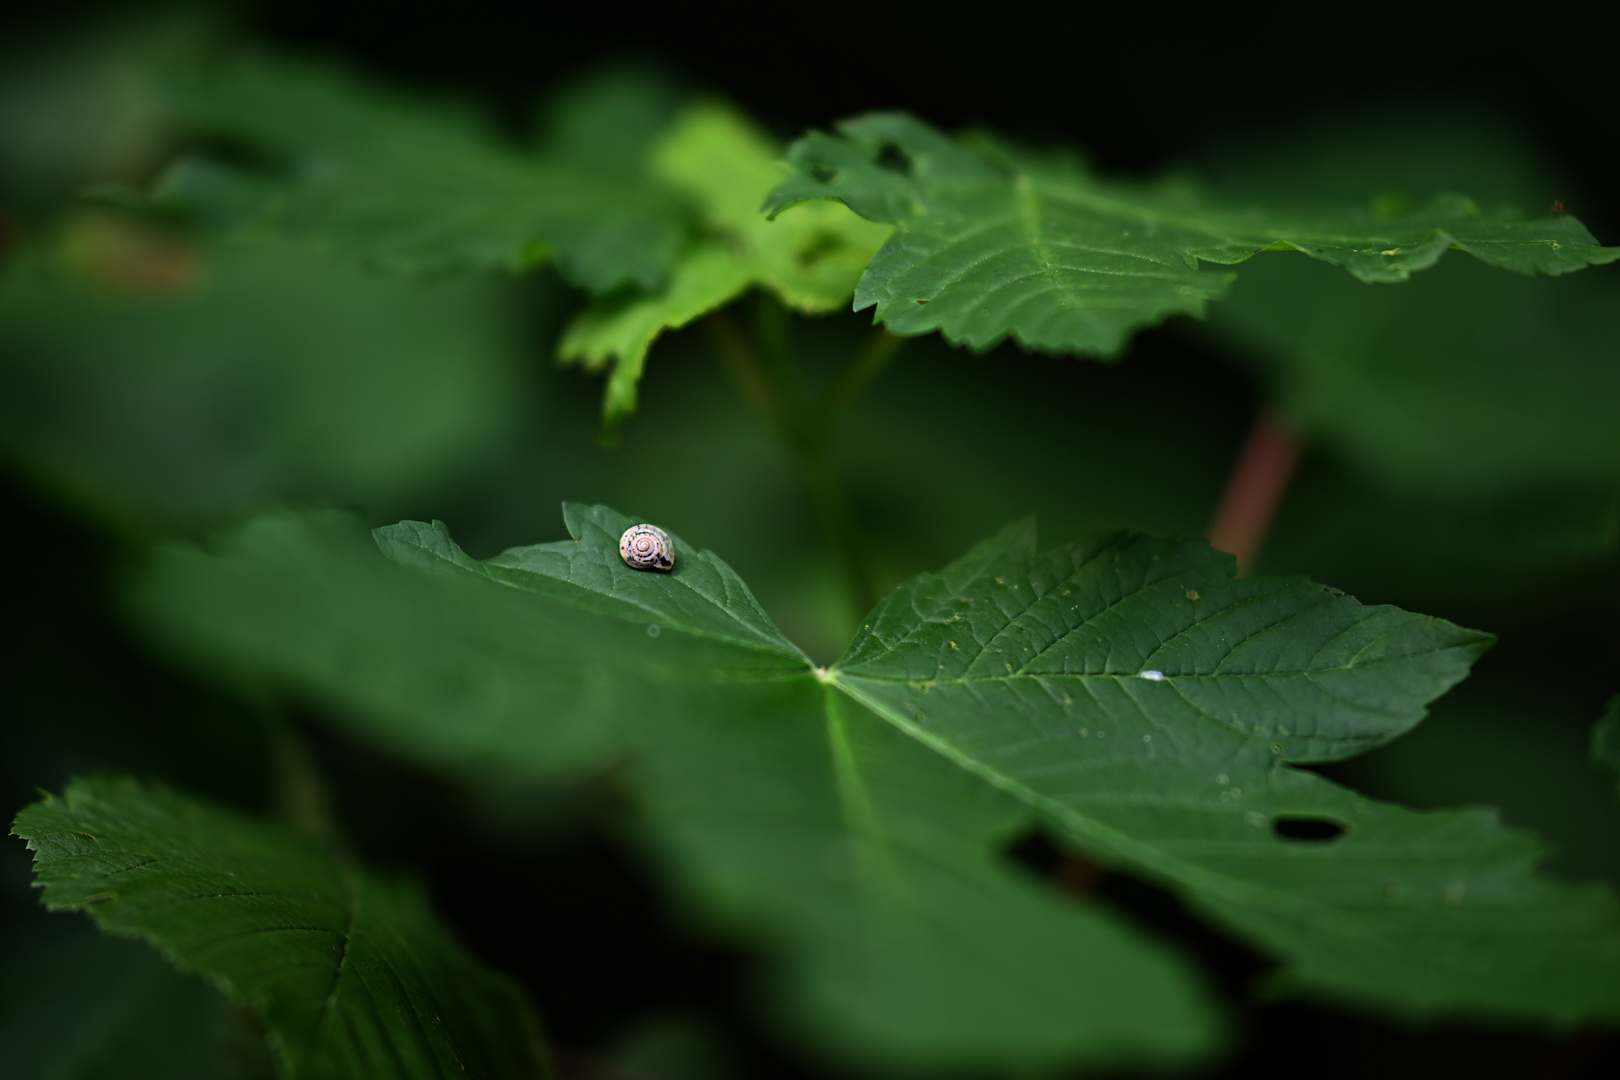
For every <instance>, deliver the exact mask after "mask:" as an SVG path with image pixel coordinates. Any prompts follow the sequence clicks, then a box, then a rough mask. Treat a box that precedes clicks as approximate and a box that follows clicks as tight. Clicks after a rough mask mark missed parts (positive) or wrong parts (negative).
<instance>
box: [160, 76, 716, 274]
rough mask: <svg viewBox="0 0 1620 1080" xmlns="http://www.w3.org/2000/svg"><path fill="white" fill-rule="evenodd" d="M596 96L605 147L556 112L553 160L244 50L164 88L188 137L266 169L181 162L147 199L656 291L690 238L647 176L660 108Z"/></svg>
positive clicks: (227, 221) (403, 266)
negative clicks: (247, 155) (649, 140)
mask: <svg viewBox="0 0 1620 1080" xmlns="http://www.w3.org/2000/svg"><path fill="white" fill-rule="evenodd" d="M600 93H601V94H605V95H611V96H613V99H614V100H612V101H607V102H605V103H604V102H602V101H601V98H600V97H599V96H597V95H588V96H586V97H585V98H584V99H582V100H579V101H577V102H576V107H577V108H578V109H579V110H581V112H582V113H583V115H584V116H586V117H588V118H595V119H601V118H603V117H604V116H606V117H613V118H615V119H616V120H618V121H620V122H616V123H614V124H612V125H610V126H606V127H603V128H602V129H600V130H598V131H597V133H596V138H597V140H598V141H599V143H609V144H616V145H614V147H613V149H612V150H607V149H604V148H603V147H602V146H601V145H597V146H587V151H588V152H585V153H578V152H577V151H578V149H579V146H580V140H579V139H578V138H577V137H575V136H577V132H576V131H575V130H574V129H575V128H576V127H577V125H574V124H572V123H570V122H569V121H568V120H567V119H566V118H565V119H564V120H563V121H562V122H560V123H559V124H558V127H559V128H560V129H561V131H560V137H559V139H558V143H557V152H553V153H539V154H536V153H533V152H524V151H520V150H517V149H512V148H508V147H504V146H502V145H501V144H500V143H499V142H498V141H497V140H496V139H495V138H494V137H493V135H492V134H491V133H490V132H489V131H488V130H486V128H485V125H483V124H481V123H480V122H479V121H478V120H477V118H476V117H474V116H473V115H471V114H470V113H467V112H464V111H460V110H456V109H452V108H449V107H446V106H444V105H442V104H435V103H429V102H426V101H417V100H412V99H410V98H407V97H404V96H402V95H398V94H395V93H392V92H389V91H385V90H382V89H380V88H377V87H373V86H370V85H366V84H363V83H361V82H359V81H357V80H355V79H353V78H351V77H349V76H346V75H344V74H343V73H341V72H339V71H337V70H336V69H332V68H326V67H321V66H317V65H313V64H306V63H299V62H294V61H290V60H283V59H275V58H272V57H269V56H264V55H249V56H238V57H235V58H233V59H231V60H229V61H221V62H219V63H218V64H216V65H214V66H212V67H206V68H199V69H197V70H195V71H194V72H192V73H190V74H189V75H188V76H187V77H185V78H179V79H175V80H173V83H172V89H171V96H172V103H171V107H172V108H173V109H174V110H175V112H176V113H177V114H178V116H179V117H180V119H181V120H182V121H183V123H184V124H185V126H186V127H187V128H189V129H190V130H191V131H192V132H195V133H199V134H201V135H205V136H211V137H217V138H221V139H224V140H227V141H228V142H229V143H230V144H232V145H236V146H239V147H240V146H244V145H245V146H246V148H248V149H249V150H251V151H252V153H253V154H254V155H257V156H258V157H259V158H261V159H262V165H261V167H259V168H245V167H243V166H241V165H233V164H227V163H225V162H224V161H223V160H221V159H220V158H219V157H217V156H208V155H206V154H204V155H202V156H195V157H191V158H187V159H184V160H182V161H181V162H180V163H178V164H177V165H176V166H175V167H174V168H173V169H172V170H171V171H170V172H169V173H168V174H167V175H166V176H165V177H164V179H163V180H162V181H161V182H160V183H159V185H158V187H157V189H156V190H155V192H154V198H155V199H156V201H157V202H158V203H159V204H160V205H165V206H170V207H175V208H183V209H186V210H189V211H190V212H192V213H195V214H199V215H201V216H203V217H205V218H212V219H214V220H215V221H216V222H218V223H220V224H223V225H227V226H231V227H234V228H238V229H273V230H278V231H283V232H287V233H291V234H298V235H307V236H312V237H315V238H318V239H320V240H321V241H323V242H325V243H328V244H330V245H331V246H332V247H333V248H335V249H337V250H339V251H342V252H344V253H348V254H353V255H357V256H360V257H362V258H364V259H366V260H367V261H368V262H371V263H373V264H376V265H380V266H385V267H388V268H391V269H398V270H407V271H438V270H446V269H456V268H466V267H494V268H504V269H513V270H522V269H525V268H528V267H530V266H533V265H535V264H537V263H539V262H541V261H542V260H544V259H546V258H548V257H553V256H554V257H555V258H556V260H557V263H558V268H559V270H560V271H561V272H562V274H563V276H564V277H566V278H568V279H569V280H570V281H573V282H575V283H577V284H580V285H583V286H585V287H586V288H589V289H593V290H598V291H605V290H609V289H613V288H617V287H619V286H622V285H627V284H637V285H640V286H642V287H644V288H654V287H656V286H658V285H659V284H660V283H662V282H663V281H664V280H665V279H666V277H667V276H668V274H669V272H670V267H671V265H672V263H673V261H674V259H675V256H676V252H677V250H678V248H679V247H680V245H681V243H682V241H683V240H684V238H685V235H686V229H687V217H686V215H685V213H684V211H683V210H682V209H681V207H680V206H679V205H678V204H677V203H676V202H675V200H674V199H672V198H671V197H669V196H668V195H667V194H666V193H664V192H662V191H660V190H659V189H657V188H656V187H654V186H652V185H650V184H648V183H646V182H645V180H644V179H643V176H642V174H643V172H644V168H643V167H642V166H641V159H642V158H643V156H644V154H645V152H646V147H645V145H644V144H643V145H640V146H637V145H633V143H634V140H636V139H638V138H644V137H645V132H646V129H647V127H648V125H647V124H645V123H641V122H637V121H636V119H635V117H637V116H643V115H648V114H651V115H657V114H658V113H659V112H660V111H661V110H662V109H663V104H662V102H661V101H660V100H658V99H657V98H656V97H653V96H652V95H647V96H643V97H641V98H640V100H639V103H638V101H637V100H636V98H637V95H634V94H632V100H631V101H630V102H629V104H628V106H627V105H626V102H625V100H624V95H622V94H618V93H617V88H616V87H614V86H611V85H609V86H604V87H602V88H601V91H600ZM649 98H650V99H649ZM626 112H629V113H630V114H631V115H632V119H631V120H630V122H623V120H624V114H625V113H626ZM627 141H628V142H630V143H631V144H632V145H624V143H625V142H627ZM238 156H240V155H238Z"/></svg>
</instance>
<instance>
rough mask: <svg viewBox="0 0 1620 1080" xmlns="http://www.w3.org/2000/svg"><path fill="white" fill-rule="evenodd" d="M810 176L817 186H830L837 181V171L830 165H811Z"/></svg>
mask: <svg viewBox="0 0 1620 1080" xmlns="http://www.w3.org/2000/svg"><path fill="white" fill-rule="evenodd" d="M810 175H811V176H812V177H813V178H814V179H815V181H816V183H818V184H830V183H832V182H833V181H834V180H836V179H838V170H837V169H835V168H833V167H832V166H831V165H812V166H810Z"/></svg>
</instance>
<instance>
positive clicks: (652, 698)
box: [137, 506, 1218, 1068]
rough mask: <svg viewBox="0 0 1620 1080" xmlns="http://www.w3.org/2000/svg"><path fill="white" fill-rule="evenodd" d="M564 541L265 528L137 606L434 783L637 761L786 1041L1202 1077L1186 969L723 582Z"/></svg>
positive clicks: (691, 562)
mask: <svg viewBox="0 0 1620 1080" xmlns="http://www.w3.org/2000/svg"><path fill="white" fill-rule="evenodd" d="M566 520H567V523H568V527H569V531H570V533H571V534H572V535H573V537H574V539H573V540H568V541H563V542H561V543H554V544H540V545H536V546H533V547H528V548H518V549H514V550H513V551H510V552H507V553H506V554H504V555H501V556H499V557H497V558H495V559H492V560H489V561H487V562H482V563H480V562H477V561H474V560H472V559H470V558H468V557H467V556H466V555H465V554H464V553H463V552H461V551H460V549H459V548H457V547H456V546H455V544H454V543H453V542H452V541H451V540H450V538H449V535H448V533H447V532H446V530H445V529H444V527H443V526H442V525H425V524H421V523H413V522H407V523H404V524H401V525H396V526H391V527H389V528H386V529H381V530H378V532H377V539H378V542H379V544H380V545H381V546H382V548H383V550H384V551H386V552H387V553H388V554H389V555H390V556H391V557H392V558H393V559H394V560H395V561H396V562H399V563H404V564H406V565H407V566H409V567H412V568H416V569H419V570H421V571H424V572H421V573H408V572H405V571H403V570H401V569H400V568H398V567H390V566H389V565H388V564H387V563H385V562H383V561H382V560H380V559H377V558H376V555H375V553H374V552H373V553H372V554H371V556H370V558H369V559H362V558H361V552H360V551H359V550H358V549H357V548H356V547H355V546H354V539H355V538H354V535H353V533H352V532H351V533H349V534H347V535H346V536H345V535H344V534H342V533H341V532H340V531H338V529H337V524H336V523H335V522H334V521H332V520H330V519H324V520H317V521H314V522H311V523H307V524H306V523H301V522H299V521H297V520H296V519H290V518H281V519H272V520H267V521H262V522H259V523H257V524H255V525H253V526H251V527H249V528H248V529H247V530H245V531H244V532H243V533H242V534H241V535H240V536H238V537H237V538H235V539H234V540H233V541H231V542H230V543H229V544H228V545H227V547H226V548H225V549H224V551H223V553H222V555H220V556H207V555H203V554H200V553H196V552H185V551H177V552H172V553H169V554H167V555H165V556H164V557H163V559H162V560H161V561H160V562H159V563H158V565H157V566H156V567H155V570H154V573H153V575H152V576H151V577H149V578H148V579H147V580H146V581H145V582H144V583H143V585H142V587H141V589H140V590H139V592H138V593H137V603H138V606H139V608H140V609H141V610H143V611H144V612H145V613H146V614H147V616H148V618H149V619H150V620H151V621H152V622H153V623H154V624H155V625H157V626H159V627H161V628H162V629H163V630H164V632H165V634H166V636H168V637H169V638H170V639H171V640H177V641H179V642H180V643H181V644H182V647H183V648H185V649H187V650H188V651H191V652H194V653H196V654H198V655H200V656H204V657H209V658H211V660H210V662H211V663H217V661H218V660H220V659H224V660H225V661H226V662H228V663H230V664H233V665H237V666H239V667H242V668H246V669H249V670H251V671H257V672H260V673H262V674H267V675H272V676H274V677H277V678H279V679H280V680H282V681H285V682H289V683H292V684H293V685H295V686H299V687H302V688H304V690H305V691H306V692H313V693H316V694H318V695H320V696H321V697H323V698H324V699H325V700H327V701H329V702H331V703H333V704H336V705H339V706H346V707H347V708H348V709H349V710H352V711H353V713H354V715H353V717H352V722H354V723H355V724H356V726H357V727H358V728H359V729H360V730H361V731H363V732H364V733H366V734H367V735H369V736H370V737H371V738H373V739H374V740H377V741H380V742H382V743H384V744H385V745H389V746H393V747H396V748H398V749H401V750H404V751H406V752H409V753H411V754H412V755H413V756H416V757H419V758H421V759H422V760H424V761H429V762H432V763H433V764H435V765H436V766H437V767H440V768H445V767H450V768H453V769H455V770H457V771H462V770H471V769H476V768H481V767H485V766H488V765H490V764H491V763H494V762H499V763H500V764H501V765H504V767H505V768H507V769H519V770H526V771H528V772H531V773H538V774H541V775H553V774H555V772H556V770H557V769H558V768H559V767H566V766H570V765H573V766H577V765H579V764H580V763H582V762H583V761H584V760H587V754H588V753H589V752H592V751H594V753H595V754H596V755H597V756H605V755H607V754H610V753H612V754H615V755H622V754H624V753H625V751H627V750H633V751H634V752H635V756H634V762H635V764H634V766H633V768H632V770H631V773H630V777H631V782H632V785H633V788H634V790H635V791H637V792H638V793H639V795H640V800H641V805H642V808H643V814H642V818H643V820H644V822H645V825H646V829H647V831H648V833H649V834H650V835H649V837H648V841H647V842H648V843H649V844H650V845H651V846H652V848H653V849H654V851H655V852H657V853H658V855H659V857H660V858H661V860H662V861H663V863H664V864H665V865H666V866H667V868H668V870H669V873H670V875H671V876H672V878H674V880H675V881H677V882H678V883H680V885H681V887H682V889H683V891H684V892H685V893H686V894H687V895H689V896H690V897H692V899H693V900H694V902H695V903H697V904H698V905H700V907H701V908H702V909H704V910H707V911H708V912H710V914H711V916H712V917H713V918H714V919H716V920H718V921H719V922H720V923H721V924H722V925H723V926H724V927H725V928H727V929H728V930H730V931H732V932H735V933H739V934H742V935H744V936H745V937H748V938H751V939H753V940H755V941H758V942H760V943H762V944H763V945H765V946H766V947H767V948H768V949H769V950H770V951H771V952H772V953H774V954H775V955H776V956H777V957H779V958H780V960H781V961H782V967H781V970H782V973H783V976H784V978H783V979H782V980H781V981H780V982H778V983H776V984H775V985H776V986H777V987H778V991H777V993H776V994H775V995H773V996H774V997H775V998H777V999H778V1000H779V1002H780V1003H782V1004H783V1005H784V1008H783V1009H782V1015H783V1016H784V1017H785V1018H786V1019H787V1022H789V1023H792V1024H794V1025H796V1026H797V1027H798V1028H799V1029H800V1030H802V1031H805V1032H806V1033H807V1035H808V1036H809V1037H812V1038H815V1039H816V1040H817V1041H818V1042H819V1043H820V1044H821V1045H822V1047H824V1048H825V1050H826V1051H827V1052H829V1053H834V1054H840V1055H843V1056H847V1057H850V1058H853V1059H857V1060H860V1061H866V1062H873V1061H876V1062H890V1063H894V1064H896V1065H897V1066H898V1065H900V1064H907V1065H910V1066H912V1067H923V1066H927V1067H935V1068H943V1067H946V1066H952V1067H955V1068H962V1067H970V1066H973V1065H975V1064H977V1065H982V1066H985V1067H989V1066H994V1065H998V1064H1004V1063H1014V1064H1023V1065H1027V1066H1031V1067H1034V1066H1045V1067H1050V1066H1052V1065H1054V1064H1058V1063H1062V1062H1066V1061H1072V1060H1093V1061H1095V1060H1107V1061H1112V1060H1122V1059H1124V1058H1126V1057H1128V1056H1130V1055H1132V1054H1136V1055H1140V1056H1142V1057H1143V1058H1146V1059H1150V1060H1156V1061H1162V1062H1167V1063H1168V1062H1175V1061H1186V1060H1189V1059H1192V1058H1195V1057H1198V1056H1201V1055H1203V1054H1206V1053H1207V1052H1209V1050H1211V1049H1212V1048H1213V1046H1214V1045H1215V1044H1216V1041H1217V1038H1218V1028H1217V1026H1216V1024H1215V1017H1214V1015H1213V1013H1212V1006H1211V1005H1210V1003H1209V1001H1208V998H1207V996H1206V994H1205V993H1204V991H1203V990H1202V988H1201V985H1200V983H1199V981H1198V980H1197V979H1196V978H1195V977H1194V976H1193V974H1192V972H1191V971H1190V970H1189V969H1188V966H1187V964H1186V963H1185V961H1183V960H1181V959H1180V958H1179V957H1176V956H1175V955H1173V954H1172V953H1171V952H1170V951H1169V950H1168V949H1167V948H1166V947H1165V946H1163V945H1160V944H1158V943H1156V942H1154V941H1151V940H1149V939H1147V938H1146V937H1145V936H1144V935H1142V934H1141V933H1140V932H1139V931H1137V930H1134V929H1132V928H1131V927H1129V926H1127V925H1126V924H1124V923H1123V922H1122V921H1121V920H1119V919H1118V918H1116V917H1114V916H1113V915H1112V914H1111V913H1109V912H1107V911H1106V910H1103V909H1100V908H1098V907H1096V906H1093V905H1080V904H1066V903H1064V902H1062V901H1061V900H1059V899H1058V898H1057V897H1055V896H1054V895H1051V894H1049V893H1047V892H1046V891H1045V890H1043V889H1040V888H1038V887H1036V886H1035V885H1034V884H1033V883H1032V882H1029V881H1026V880H1024V879H1023V877H1022V876H1021V875H1019V874H1018V873H1016V872H1015V871H1014V870H1013V869H1011V867H1010V866H1008V865H1007V864H1006V863H1005V862H1004V860H1003V859H1002V857H1001V855H1000V850H1001V848H1002V847H1003V846H1004V845H1005V844H1006V843H1007V842H1009V841H1010V840H1011V839H1012V838H1013V837H1014V836H1015V835H1016V834H1017V833H1018V832H1019V831H1021V830H1022V829H1023V828H1025V827H1027V820H1026V819H1027V815H1026V814H1025V812H1024V811H1023V810H1022V809H1020V808H1019V807H1017V806H1016V805H1015V804H1013V803H1010V802H1008V801H1006V800H1003V799H1000V798H998V797H997V796H996V795H995V793H994V791H993V790H991V789H989V788H986V787H985V786H984V785H982V784H980V783H979V782H978V781H976V780H975V779H974V778H973V777H971V776H968V775H965V774H963V773H961V772H960V771H959V770H957V769H955V768H953V767H952V766H951V765H950V764H949V763H948V762H946V761H944V760H942V759H940V758H939V757H937V756H936V755H934V754H932V753H930V752H929V751H928V750H927V749H925V748H924V747H922V746H920V745H918V744H916V743H914V742H912V741H911V740H909V739H906V738H904V737H903V736H901V735H900V734H899V733H897V732H896V731H894V730H893V729H891V728H890V727H889V726H888V725H887V724H885V723H883V722H882V721H880V720H879V719H877V718H876V717H875V716H873V715H872V714H871V713H869V712H867V711H865V710H863V709H860V708H858V707H856V706H854V705H853V703H852V702H851V701H850V700H849V699H848V698H846V697H844V696H843V695H840V694H835V693H831V692H830V691H829V689H828V687H827V685H826V684H825V683H824V682H823V678H824V675H821V674H818V672H817V671H816V669H815V668H813V667H812V665H811V664H810V662H809V661H808V660H807V659H806V658H805V657H804V656H803V654H802V653H800V652H799V651H798V650H797V649H796V648H794V647H793V646H792V645H791V644H789V643H788V642H787V641H786V640H785V639H783V638H782V637H781V635H780V633H779V632H777V631H776V629H775V627H774V626H773V625H772V624H771V623H770V621H769V620H768V619H767V618H766V617H765V616H764V614H763V612H761V611H760V609H759V607H758V605H757V604H756V603H755V602H754V600H753V598H752V595H751V594H750V592H749V590H748V588H747V587H746V585H744V583H743V582H742V581H741V580H740V579H739V578H738V577H737V576H736V574H735V573H733V572H732V571H731V570H730V568H729V567H727V566H726V564H725V563H724V562H722V561H721V560H720V559H719V558H718V557H716V556H714V555H712V554H711V553H708V552H705V551H701V550H700V549H698V548H696V547H695V546H693V545H691V544H688V543H687V542H686V541H685V540H683V539H682V538H681V537H680V536H679V535H675V536H674V537H673V540H674V543H675V547H676V564H675V569H674V570H673V572H671V573H669V574H667V575H666V574H652V573H643V572H638V571H632V570H630V569H629V568H628V567H626V566H625V565H624V564H623V562H622V561H621V560H620V559H619V556H618V551H617V546H618V537H619V534H620V533H621V532H622V531H623V530H624V529H625V528H626V527H628V526H629V525H630V524H631V523H632V520H631V519H630V518H626V517H623V516H621V515H619V514H617V513H615V512H613V511H611V510H608V509H606V508H604V507H594V508H586V507H579V506H569V507H567V509H566Z"/></svg>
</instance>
